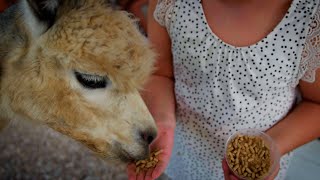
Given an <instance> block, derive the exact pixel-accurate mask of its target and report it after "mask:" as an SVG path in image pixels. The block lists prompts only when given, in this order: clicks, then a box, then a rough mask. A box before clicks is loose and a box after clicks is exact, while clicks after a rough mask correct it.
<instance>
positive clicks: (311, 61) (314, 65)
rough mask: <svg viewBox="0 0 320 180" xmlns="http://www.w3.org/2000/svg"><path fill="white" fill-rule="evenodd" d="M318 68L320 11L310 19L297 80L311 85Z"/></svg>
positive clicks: (319, 55)
mask: <svg viewBox="0 0 320 180" xmlns="http://www.w3.org/2000/svg"><path fill="white" fill-rule="evenodd" d="M319 67H320V9H318V10H317V13H316V14H315V16H314V17H313V19H312V23H311V24H310V28H309V32H308V35H307V39H306V42H305V45H304V49H303V52H302V58H301V62H300V71H299V75H298V79H300V78H301V80H303V81H306V82H309V83H312V82H314V81H315V77H316V70H317V69H318V68H319Z"/></svg>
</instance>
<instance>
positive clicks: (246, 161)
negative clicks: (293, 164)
mask: <svg viewBox="0 0 320 180" xmlns="http://www.w3.org/2000/svg"><path fill="white" fill-rule="evenodd" d="M225 157H226V161H227V164H228V166H229V168H230V169H231V171H232V172H233V174H234V175H235V176H237V177H238V178H239V179H243V180H263V179H266V178H267V177H269V176H270V175H271V174H272V173H273V172H274V171H276V170H277V166H278V164H279V161H280V155H279V152H278V150H277V147H276V145H275V143H274V141H273V140H272V139H271V137H270V136H268V135H267V134H265V133H264V132H262V131H259V130H255V129H244V130H240V131H238V132H236V133H234V134H233V135H232V136H230V137H229V139H228V140H227V143H226V147H225Z"/></svg>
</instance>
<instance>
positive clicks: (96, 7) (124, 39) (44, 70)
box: [0, 0, 156, 162]
mask: <svg viewBox="0 0 320 180" xmlns="http://www.w3.org/2000/svg"><path fill="white" fill-rule="evenodd" d="M0 35H1V37H3V38H2V40H1V42H0V78H1V80H0V128H3V127H4V126H5V124H7V123H8V122H9V121H10V120H12V119H27V120H31V121H34V122H39V123H43V124H46V125H48V126H49V127H51V128H53V129H55V130H56V131H58V132H60V133H63V134H65V135H67V136H69V137H71V138H73V139H75V140H77V141H79V142H82V143H83V144H85V145H86V146H87V147H89V148H90V149H92V150H93V151H94V152H95V153H97V154H99V155H100V156H102V157H105V158H107V159H113V160H119V159H120V160H122V161H124V162H127V161H129V160H132V159H141V158H144V157H145V156H146V155H147V154H148V143H150V142H146V141H147V140H148V139H149V140H150V138H151V139H152V138H154V137H155V135H156V126H155V123H154V121H153V119H152V117H151V115H150V113H149V111H148V109H147V108H146V106H145V104H144V102H143V100H142V99H141V97H140V95H139V90H140V88H141V87H142V85H143V83H144V82H145V81H146V80H147V78H148V76H149V75H150V73H151V72H152V69H153V63H154V53H153V51H152V49H151V47H150V45H149V44H148V42H147V40H146V38H145V37H144V36H143V35H141V33H140V32H139V31H138V28H137V26H136V24H135V22H134V20H133V19H132V18H130V16H129V14H127V13H126V12H123V11H116V10H113V9H112V8H111V7H110V6H108V3H106V2H105V1H102V0H64V1H62V0H61V1H60V0H22V1H21V2H19V3H18V4H17V5H16V6H14V7H11V8H10V9H8V10H7V11H5V12H4V14H1V15H0ZM76 72H77V73H80V74H83V76H84V77H86V76H85V75H90V76H89V77H90V78H91V80H92V79H93V80H94V81H95V80H96V79H99V78H105V79H106V87H102V88H87V87H85V86H83V84H81V83H80V82H79V80H78V79H77V77H76V74H75V73H76ZM146 137H147V138H146ZM148 137H149V138H148Z"/></svg>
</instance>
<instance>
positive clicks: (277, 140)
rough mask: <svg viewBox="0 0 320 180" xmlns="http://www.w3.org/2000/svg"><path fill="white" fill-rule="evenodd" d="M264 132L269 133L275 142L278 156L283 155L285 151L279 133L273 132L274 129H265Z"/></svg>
mask: <svg viewBox="0 0 320 180" xmlns="http://www.w3.org/2000/svg"><path fill="white" fill-rule="evenodd" d="M265 133H266V134H267V135H269V136H270V137H271V139H272V140H273V142H274V143H275V145H276V147H277V150H278V152H279V155H280V157H281V156H283V155H285V154H286V153H287V152H285V151H284V147H283V146H282V145H283V143H281V138H280V136H281V133H275V132H274V130H267V131H266V132H265Z"/></svg>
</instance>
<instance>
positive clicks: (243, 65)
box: [158, 0, 319, 180]
mask: <svg viewBox="0 0 320 180" xmlns="http://www.w3.org/2000/svg"><path fill="white" fill-rule="evenodd" d="M168 1H169V2H172V3H171V7H170V11H169V12H168V11H165V10H163V8H162V11H163V12H166V13H167V14H168V16H167V17H165V18H166V20H167V21H170V22H163V21H162V23H160V21H159V23H160V24H163V25H167V29H168V32H169V35H170V37H171V40H172V53H173V59H174V73H175V74H174V75H175V93H176V100H177V128H176V132H175V146H174V149H173V155H172V158H171V161H170V164H169V166H168V168H167V171H166V173H167V174H168V175H169V176H170V177H171V178H172V179H175V180H176V179H184V180H187V179H192V180H197V179H201V180H206V179H211V180H212V179H223V172H222V167H221V160H222V158H223V156H224V146H225V142H226V140H227V138H228V137H229V136H230V135H231V134H232V133H234V132H236V131H237V130H239V129H246V128H255V129H260V130H263V131H264V130H266V129H268V128H270V127H271V126H272V125H274V124H275V123H277V122H278V121H279V120H281V119H283V118H284V117H285V116H286V115H287V113H288V112H289V111H290V109H291V108H292V106H293V105H294V103H295V99H296V92H295V85H296V81H297V77H298V74H299V63H300V59H301V52H302V50H303V47H304V43H305V39H306V35H307V32H308V29H309V24H310V22H311V20H312V17H313V16H314V14H315V12H316V9H317V7H318V3H319V2H318V0H293V1H292V4H291V6H290V8H289V9H288V11H287V13H286V14H285V16H284V17H283V19H282V20H281V22H280V23H279V24H278V25H277V26H276V27H275V28H274V30H273V31H272V32H271V33H269V34H268V35H267V36H266V37H265V38H263V39H262V40H260V41H259V42H257V43H256V44H252V45H250V46H246V47H235V46H232V45H230V44H227V43H225V42H223V41H222V40H221V39H219V37H218V36H216V35H215V34H214V33H213V32H212V31H211V29H210V27H209V26H208V24H207V21H206V18H205V16H204V12H203V9H202V6H201V2H200V0H188V1H186V0H177V1H172V0H171V1H170V0H167V1H161V0H160V1H159V3H160V5H158V6H161V2H165V4H166V6H167V7H168ZM289 159H290V158H289V155H287V156H284V157H283V158H282V162H281V166H282V168H281V171H280V173H279V176H278V179H283V178H284V175H285V171H286V169H287V167H288V162H289Z"/></svg>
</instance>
